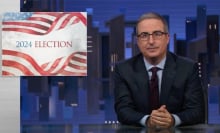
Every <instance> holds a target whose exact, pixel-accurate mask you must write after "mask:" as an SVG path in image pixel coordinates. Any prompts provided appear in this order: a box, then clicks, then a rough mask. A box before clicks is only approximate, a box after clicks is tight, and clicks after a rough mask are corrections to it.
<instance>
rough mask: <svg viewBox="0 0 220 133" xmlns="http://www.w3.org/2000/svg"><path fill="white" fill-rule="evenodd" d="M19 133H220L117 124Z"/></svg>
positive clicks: (215, 128) (218, 129)
mask: <svg viewBox="0 0 220 133" xmlns="http://www.w3.org/2000/svg"><path fill="white" fill-rule="evenodd" d="M21 130H22V131H21V133H220V125H194V126H186V127H178V128H173V129H170V130H165V129H161V130H152V129H147V128H142V127H131V126H122V125H119V124H81V125H78V126H75V125H72V124H63V125H62V124H40V125H38V124H34V125H32V124H28V125H23V126H22V128H21Z"/></svg>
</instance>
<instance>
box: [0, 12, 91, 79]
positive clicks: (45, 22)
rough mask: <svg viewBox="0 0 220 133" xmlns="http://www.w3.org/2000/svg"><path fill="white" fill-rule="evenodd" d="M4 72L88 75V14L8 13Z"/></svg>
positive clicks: (3, 55)
mask: <svg viewBox="0 0 220 133" xmlns="http://www.w3.org/2000/svg"><path fill="white" fill-rule="evenodd" d="M67 44H69V45H67ZM2 75H3V76H86V75H87V17H86V13H85V12H19V13H15V12H10V13H5V14H4V15H3V20H2Z"/></svg>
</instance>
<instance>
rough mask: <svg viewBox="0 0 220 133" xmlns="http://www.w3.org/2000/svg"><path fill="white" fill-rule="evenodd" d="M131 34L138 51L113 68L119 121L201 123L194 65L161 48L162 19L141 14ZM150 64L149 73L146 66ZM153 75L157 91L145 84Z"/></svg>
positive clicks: (200, 99)
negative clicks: (135, 38)
mask: <svg viewBox="0 0 220 133" xmlns="http://www.w3.org/2000/svg"><path fill="white" fill-rule="evenodd" d="M136 32H137V44H138V47H139V49H140V52H141V54H139V55H137V56H134V57H132V58H131V59H128V60H126V61H124V62H121V63H118V64H117V65H116V66H115V75H114V81H115V82H114V85H115V87H114V93H115V111H116V114H117V117H118V120H119V122H120V123H122V124H126V125H136V126H141V125H142V126H148V127H152V128H158V127H161V128H170V127H173V126H179V125H192V124H197V123H203V122H204V117H205V115H204V95H203V89H202V86H201V82H200V78H199V76H198V69H197V63H195V62H193V61H191V60H189V59H186V58H183V57H180V56H177V55H175V54H173V53H171V52H168V51H167V45H168V42H169V33H168V25H167V23H166V21H165V19H164V18H163V17H161V16H160V15H159V14H157V13H148V14H144V15H142V16H141V17H140V19H139V20H138V22H137V26H136ZM155 67H156V69H157V70H156V74H153V72H152V71H151V69H152V68H155ZM153 75H154V76H153ZM155 76H156V77H157V80H158V87H157V88H158V90H157V91H158V92H157V93H159V94H157V95H155V94H156V92H154V90H153V89H151V86H150V82H153V81H151V78H153V77H155ZM152 80H153V79H152ZM157 80H155V81H157ZM154 86H157V85H154ZM158 95H159V96H158ZM156 103H157V105H155V104H156Z"/></svg>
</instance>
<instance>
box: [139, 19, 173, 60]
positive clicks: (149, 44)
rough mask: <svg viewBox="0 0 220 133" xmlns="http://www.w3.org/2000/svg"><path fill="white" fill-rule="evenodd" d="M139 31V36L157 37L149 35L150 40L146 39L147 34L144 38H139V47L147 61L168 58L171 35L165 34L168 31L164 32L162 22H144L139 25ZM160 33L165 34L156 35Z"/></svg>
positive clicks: (155, 20) (148, 20)
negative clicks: (142, 34)
mask: <svg viewBox="0 0 220 133" xmlns="http://www.w3.org/2000/svg"><path fill="white" fill-rule="evenodd" d="M137 31H138V35H140V34H141V33H148V34H152V33H155V35H150V36H149V35H148V37H147V38H148V39H146V36H145V35H146V34H145V35H144V36H142V37H137V43H138V47H139V49H140V51H141V53H142V54H143V55H144V57H145V58H146V59H147V60H152V59H153V60H155V59H156V60H158V61H160V60H162V59H163V58H164V57H165V56H166V52H167V45H168V42H169V34H164V33H165V32H166V31H164V25H163V23H162V21H160V20H158V19H145V20H142V21H141V22H140V23H139V24H138V25H137ZM158 32H160V33H163V34H156V33H158ZM143 37H144V39H143Z"/></svg>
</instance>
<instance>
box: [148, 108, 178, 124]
mask: <svg viewBox="0 0 220 133" xmlns="http://www.w3.org/2000/svg"><path fill="white" fill-rule="evenodd" d="M173 125H174V118H173V117H172V115H171V114H170V113H169V112H168V111H167V109H166V106H165V105H162V106H161V107H160V108H159V109H157V110H153V111H152V112H151V114H150V117H149V119H148V120H147V126H148V127H152V128H170V127H172V126H173Z"/></svg>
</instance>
